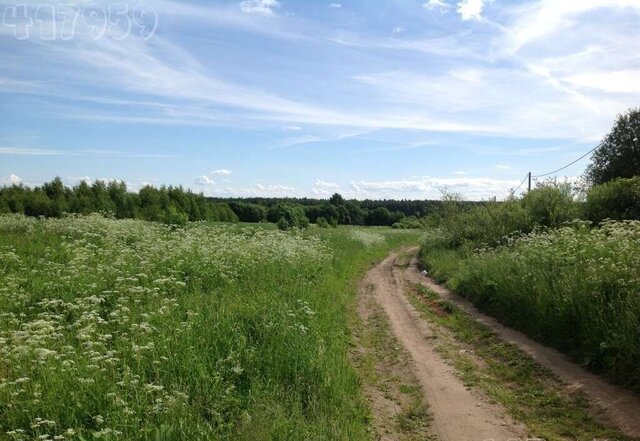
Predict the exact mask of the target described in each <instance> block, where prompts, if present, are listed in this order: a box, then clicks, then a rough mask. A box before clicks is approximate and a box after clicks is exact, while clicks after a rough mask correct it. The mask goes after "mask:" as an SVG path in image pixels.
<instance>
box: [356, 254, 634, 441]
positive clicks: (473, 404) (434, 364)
mask: <svg viewBox="0 0 640 441" xmlns="http://www.w3.org/2000/svg"><path fill="white" fill-rule="evenodd" d="M409 251H410V252H411V253H412V255H413V257H412V258H411V260H410V264H409V265H408V266H406V265H405V267H400V266H396V265H395V262H396V259H397V254H395V253H393V254H391V255H389V257H387V258H386V259H385V260H384V261H382V262H381V263H380V264H378V265H377V266H375V267H373V268H372V269H371V270H370V271H369V272H368V273H367V275H366V277H365V279H364V280H363V286H364V285H365V284H366V286H368V287H369V290H370V291H371V295H373V296H374V298H375V300H376V302H377V303H378V304H379V305H380V306H381V307H382V308H383V310H384V311H385V313H386V314H387V316H388V317H389V322H390V326H391V329H392V331H393V333H394V335H395V336H396V338H397V339H398V341H400V342H401V343H402V345H403V346H404V347H405V348H406V350H407V351H408V353H409V354H410V355H411V359H412V362H413V363H412V369H413V371H414V374H415V376H416V378H417V379H418V380H419V382H420V384H421V386H422V389H423V392H424V399H425V401H426V402H427V403H428V404H429V407H430V412H431V414H432V417H433V421H432V429H433V431H434V433H436V434H437V435H438V437H439V439H440V440H442V441H467V440H468V441H484V440H494V441H503V440H504V441H506V440H513V439H523V437H524V434H525V431H526V429H525V428H524V427H523V426H522V425H519V424H516V423H514V422H513V421H512V420H511V419H510V418H509V417H508V416H507V414H506V413H505V411H504V409H502V408H501V407H499V406H497V405H491V404H489V403H488V402H487V400H486V398H485V397H484V396H483V395H481V394H480V393H479V392H477V391H472V390H469V389H467V388H466V387H465V386H464V385H463V383H462V381H461V380H460V379H459V378H458V377H457V376H456V373H455V370H454V369H453V367H451V366H450V365H448V364H447V363H445V361H444V360H443V359H442V358H441V357H440V356H439V355H438V353H437V352H436V351H435V348H434V345H433V344H432V339H433V337H434V334H433V332H432V331H431V330H430V328H429V324H428V323H427V322H425V320H424V319H423V318H422V317H421V316H420V314H419V313H418V312H417V311H416V310H415V308H414V307H413V305H411V303H410V302H409V301H408V300H407V298H406V297H405V292H406V291H405V290H406V287H407V286H408V284H414V283H419V284H422V285H424V286H426V287H427V288H429V289H431V290H432V291H434V292H436V293H437V294H439V295H440V296H441V297H442V298H444V299H446V300H448V301H450V302H452V303H454V304H455V305H457V306H458V307H459V308H461V309H462V310H463V311H465V312H466V313H467V314H469V315H470V316H472V317H473V318H475V319H476V320H478V321H479V322H481V323H482V324H484V325H485V326H487V327H488V328H490V329H491V330H493V331H494V332H495V333H496V334H497V335H498V336H499V337H501V338H502V339H503V340H505V341H507V342H509V343H511V344H514V345H515V346H517V347H519V348H520V349H521V350H523V351H524V352H525V353H527V354H528V355H529V356H530V357H532V358H533V359H534V360H536V361H537V362H538V363H539V364H540V365H542V366H544V367H545V368H547V369H549V370H550V371H552V372H553V373H554V374H556V375H557V376H558V377H559V378H560V379H562V380H563V381H564V382H566V383H567V387H568V389H569V390H572V391H576V390H579V391H582V392H584V393H585V394H586V395H587V396H588V397H589V398H590V399H591V400H592V403H593V405H594V406H596V407H597V408H598V409H599V410H601V411H602V412H603V413H604V414H605V415H606V416H607V418H608V419H609V420H610V421H611V422H612V423H613V424H615V425H616V426H617V427H618V428H620V430H621V431H622V432H623V433H625V434H626V435H627V436H630V437H634V438H636V437H640V398H639V397H637V396H636V395H634V394H632V393H630V392H628V391H626V390H624V389H623V388H620V387H618V386H614V385H611V384H609V383H607V382H606V381H604V380H603V379H602V378H600V377H598V376H596V375H594V374H591V373H589V372H587V371H586V370H585V369H583V368H581V367H580V366H578V365H576V364H574V363H572V362H571V361H569V360H568V359H567V358H566V357H565V356H564V355H563V354H561V353H559V352H558V351H556V350H554V349H551V348H548V347H546V346H543V345H541V344H539V343H536V342H534V341H533V340H531V339H529V338H528V337H526V336H525V335H524V334H522V333H520V332H518V331H515V330H513V329H510V328H507V327H505V326H503V325H501V324H500V323H498V322H497V321H496V320H495V319H493V318H491V317H488V316H486V315H484V314H482V313H481V312H479V311H478V310H477V309H476V308H475V307H474V306H473V305H472V304H471V303H470V302H469V301H467V300H465V299H463V298H461V297H459V296H457V295H456V294H454V293H452V292H451V291H449V290H447V289H446V288H444V287H442V286H440V285H438V284H436V283H435V282H434V281H433V280H431V279H429V278H428V277H425V276H424V275H422V274H421V273H420V271H419V268H418V261H417V259H416V257H415V253H416V250H415V249H412V250H409ZM361 295H362V294H361Z"/></svg>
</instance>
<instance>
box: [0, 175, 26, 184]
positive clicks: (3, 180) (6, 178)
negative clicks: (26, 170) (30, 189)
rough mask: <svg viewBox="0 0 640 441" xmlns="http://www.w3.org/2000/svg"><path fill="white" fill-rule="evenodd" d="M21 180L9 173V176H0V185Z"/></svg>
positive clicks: (17, 182) (16, 182)
mask: <svg viewBox="0 0 640 441" xmlns="http://www.w3.org/2000/svg"><path fill="white" fill-rule="evenodd" d="M20 182H22V178H21V177H20V176H18V175H16V174H13V173H12V174H10V175H9V176H2V177H0V186H5V185H18V184H19V183H20Z"/></svg>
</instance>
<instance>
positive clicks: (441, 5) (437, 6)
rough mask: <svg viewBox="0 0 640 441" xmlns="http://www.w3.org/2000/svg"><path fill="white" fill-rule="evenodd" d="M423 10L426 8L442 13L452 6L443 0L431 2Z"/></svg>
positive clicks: (432, 0)
mask: <svg viewBox="0 0 640 441" xmlns="http://www.w3.org/2000/svg"><path fill="white" fill-rule="evenodd" d="M422 7H423V8H426V9H428V10H430V11H433V10H435V11H439V12H440V13H444V12H446V11H447V10H448V9H449V8H450V7H451V6H450V5H449V4H448V3H446V2H445V1H443V0H429V1H428V2H426V3H424V4H423V5H422Z"/></svg>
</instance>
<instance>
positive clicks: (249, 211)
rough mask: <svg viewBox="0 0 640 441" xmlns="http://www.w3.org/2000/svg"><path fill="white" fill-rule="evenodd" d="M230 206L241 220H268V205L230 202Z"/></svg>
mask: <svg viewBox="0 0 640 441" xmlns="http://www.w3.org/2000/svg"><path fill="white" fill-rule="evenodd" d="M229 207H230V208H231V209H232V210H233V212H234V213H235V214H236V215H237V216H238V219H240V222H264V221H266V220H267V207H265V206H263V205H258V204H250V203H246V202H230V203H229Z"/></svg>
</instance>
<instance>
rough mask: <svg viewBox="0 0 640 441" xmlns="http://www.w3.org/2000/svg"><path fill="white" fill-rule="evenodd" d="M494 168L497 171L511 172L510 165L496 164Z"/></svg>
mask: <svg viewBox="0 0 640 441" xmlns="http://www.w3.org/2000/svg"><path fill="white" fill-rule="evenodd" d="M495 167H496V168H497V169H498V170H511V166H510V165H502V164H496V165H495Z"/></svg>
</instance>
